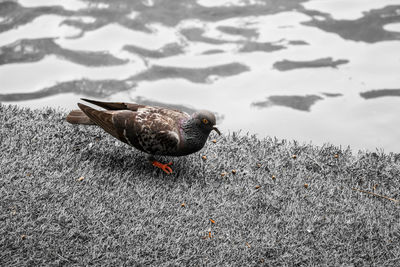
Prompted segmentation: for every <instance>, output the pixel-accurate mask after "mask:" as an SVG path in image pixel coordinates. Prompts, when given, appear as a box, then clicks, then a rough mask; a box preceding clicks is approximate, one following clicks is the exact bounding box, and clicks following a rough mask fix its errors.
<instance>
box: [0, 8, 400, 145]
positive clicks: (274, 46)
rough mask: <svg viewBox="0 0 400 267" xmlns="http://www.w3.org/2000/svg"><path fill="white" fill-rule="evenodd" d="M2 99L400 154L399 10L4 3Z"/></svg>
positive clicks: (1, 17) (0, 61)
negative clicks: (139, 107)
mask: <svg viewBox="0 0 400 267" xmlns="http://www.w3.org/2000/svg"><path fill="white" fill-rule="evenodd" d="M0 49H1V50H0V81H1V84H2V86H1V88H0V101H1V102H2V103H11V104H17V105H21V106H29V107H35V108H36V107H44V106H53V107H62V108H64V109H72V108H76V102H78V101H79V98H80V97H91V98H95V99H102V100H106V101H126V102H129V101H133V102H141V103H148V104H157V105H172V106H177V107H179V108H182V109H184V110H186V111H189V112H190V111H193V110H195V109H209V110H212V111H214V112H216V113H217V114H218V119H219V124H220V128H221V129H222V130H223V131H224V132H229V131H237V130H241V131H242V132H249V133H255V134H257V135H258V136H259V137H263V136H277V137H278V138H286V139H295V140H299V141H301V142H312V143H313V144H316V145H322V144H324V143H327V142H329V143H333V144H335V145H338V146H343V147H346V146H347V145H351V147H352V148H354V149H368V150H371V151H374V150H375V149H376V148H379V149H384V150H385V151H386V152H391V151H393V152H400V144H399V143H398V142H397V139H398V136H400V127H399V125H400V116H399V115H398V114H400V98H399V96H400V74H399V73H400V72H399V70H400V0H374V1H372V0H370V1H365V0H330V1H328V0H311V1H299V0H292V1H291V0H275V1H272V0H263V1H262V0H235V1H228V0H218V1H217V0H198V1H194V0H187V1H172V0H142V1H128V0H118V1H106V0H96V1H93V0H90V1H79V0H64V1H54V0H52V1H49V0H40V1H38V0H35V1H29V0H21V1H15V2H8V1H0Z"/></svg>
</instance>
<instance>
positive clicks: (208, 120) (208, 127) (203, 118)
mask: <svg viewBox="0 0 400 267" xmlns="http://www.w3.org/2000/svg"><path fill="white" fill-rule="evenodd" d="M192 118H193V119H194V121H195V124H196V126H197V127H198V128H199V129H200V130H201V131H202V132H203V133H205V134H207V135H208V134H210V132H211V131H212V130H214V131H216V132H217V133H218V134H219V135H221V132H220V131H219V130H218V128H217V126H216V119H215V115H214V114H213V113H212V112H210V111H208V110H199V111H197V112H195V113H194V114H193V115H192Z"/></svg>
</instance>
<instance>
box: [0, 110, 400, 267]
mask: <svg viewBox="0 0 400 267" xmlns="http://www.w3.org/2000/svg"><path fill="white" fill-rule="evenodd" d="M65 115H66V113H65V112H61V111H55V110H53V109H42V110H30V109H22V108H17V107H15V106H5V105H0V142H1V144H0V149H1V150H0V151H1V156H0V162H1V163H0V164H1V165H0V167H1V176H0V196H1V198H0V212H1V213H0V247H1V249H0V265H1V266H21V265H22V266H24V265H25V266H26V265H30V266H39V265H45V266H48V265H68V266H70V265H79V266H80V265H95V266H98V265H105V266H118V265H119V266H121V265H127V266H131V265H145V264H146V265H226V266H231V265H259V264H260V265H271V266H287V265H290V266H294V265H336V266H337V265H346V266H348V265H353V266H364V265H376V266H395V265H398V264H399V263H400V229H399V228H400V224H399V221H400V213H399V203H398V201H396V200H397V199H400V195H399V188H400V181H399V177H400V163H399V159H400V155H398V154H384V153H383V152H373V153H371V152H358V153H354V152H352V151H351V150H350V149H349V148H347V149H341V148H339V147H335V146H332V145H324V146H322V147H317V146H313V145H310V144H299V143H297V142H287V141H284V140H278V139H276V138H266V139H263V140H260V139H257V138H256V137H254V136H248V135H238V134H230V135H223V136H221V137H218V138H217V142H216V143H213V142H211V141H210V142H208V143H207V144H206V147H205V148H204V149H203V150H202V151H201V152H200V153H196V154H193V155H190V156H188V157H184V158H174V159H173V161H174V165H173V169H174V173H173V174H172V175H166V174H164V173H163V172H162V171H161V170H156V169H154V168H153V167H152V166H151V165H150V164H149V163H148V162H147V160H146V158H145V156H144V154H142V153H140V152H137V151H135V150H133V149H131V148H130V147H129V146H127V145H125V144H122V143H119V142H116V140H114V139H113V138H111V137H110V136H108V135H107V134H105V133H104V132H102V131H101V130H100V129H98V128H95V127H92V126H87V127H84V126H73V125H69V124H68V123H66V122H65V120H64V117H65ZM212 138H214V136H213V137H212ZM203 155H206V156H207V159H202V156H203ZM293 155H295V156H293ZM335 155H336V156H335ZM164 160H165V161H166V160H168V159H164ZM232 170H236V174H233V173H232ZM221 174H224V175H221ZM352 188H354V190H353V189H352ZM357 189H360V190H365V192H360V191H357ZM366 192H372V193H375V194H377V195H375V196H374V195H371V194H369V193H366ZM381 196H387V197H390V198H392V200H390V199H385V198H383V197H381Z"/></svg>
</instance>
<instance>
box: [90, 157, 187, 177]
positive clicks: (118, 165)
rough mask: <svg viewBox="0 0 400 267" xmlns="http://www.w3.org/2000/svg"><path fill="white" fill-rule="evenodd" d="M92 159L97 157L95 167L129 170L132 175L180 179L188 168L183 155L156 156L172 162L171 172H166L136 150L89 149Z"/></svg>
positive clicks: (118, 170) (124, 171)
mask: <svg viewBox="0 0 400 267" xmlns="http://www.w3.org/2000/svg"><path fill="white" fill-rule="evenodd" d="M90 153H91V156H92V159H98V160H97V162H96V168H98V170H99V171H104V172H120V173H126V172H130V173H131V174H132V176H153V177H154V176H157V177H160V178H161V177H169V178H171V179H174V180H175V179H180V178H182V176H183V174H184V173H187V172H188V171H189V170H188V169H189V168H188V166H190V164H189V163H188V159H187V158H185V157H164V156H157V157H156V160H158V161H160V162H162V163H168V162H170V161H172V162H173V165H172V166H171V167H172V169H173V173H172V174H166V173H165V172H164V171H162V170H161V169H159V168H156V167H154V166H153V165H152V164H151V162H150V161H149V159H148V155H147V154H145V153H142V152H137V151H122V152H121V150H114V149H112V150H109V151H102V152H101V151H90Z"/></svg>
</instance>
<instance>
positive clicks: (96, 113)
mask: <svg viewBox="0 0 400 267" xmlns="http://www.w3.org/2000/svg"><path fill="white" fill-rule="evenodd" d="M78 106H79V108H80V109H81V110H82V111H83V112H84V113H85V114H86V115H87V116H88V117H89V118H90V120H91V121H93V122H94V123H95V124H97V125H98V126H100V127H101V128H103V129H104V130H105V131H106V132H107V133H109V134H111V135H112V136H114V137H115V138H117V139H119V140H121V141H122V142H125V143H129V141H128V140H127V138H126V134H125V133H126V127H127V125H131V124H133V120H134V117H135V114H134V113H135V112H134V111H130V110H112V111H109V110H96V109H94V108H91V107H88V106H86V105H84V104H81V103H78Z"/></svg>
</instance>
